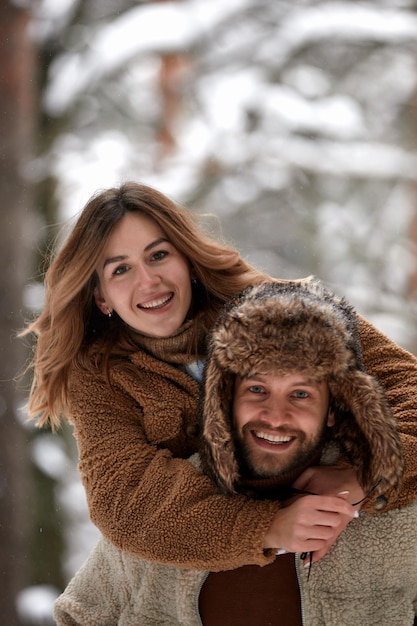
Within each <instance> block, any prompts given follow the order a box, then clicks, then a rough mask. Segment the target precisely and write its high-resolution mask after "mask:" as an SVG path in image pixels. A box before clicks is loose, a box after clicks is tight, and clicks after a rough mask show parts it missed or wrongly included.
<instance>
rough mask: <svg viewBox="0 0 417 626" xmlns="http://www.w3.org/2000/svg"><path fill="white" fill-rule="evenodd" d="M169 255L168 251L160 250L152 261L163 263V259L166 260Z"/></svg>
mask: <svg viewBox="0 0 417 626" xmlns="http://www.w3.org/2000/svg"><path fill="white" fill-rule="evenodd" d="M167 255H168V252H167V251H166V250H158V251H157V252H154V253H153V255H152V257H151V259H152V261H162V259H165V257H166V256H167Z"/></svg>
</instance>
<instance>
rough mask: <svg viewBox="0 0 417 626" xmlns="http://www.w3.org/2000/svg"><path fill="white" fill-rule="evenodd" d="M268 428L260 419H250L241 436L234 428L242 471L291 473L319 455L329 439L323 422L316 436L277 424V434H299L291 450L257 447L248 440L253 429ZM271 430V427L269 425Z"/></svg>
mask: <svg viewBox="0 0 417 626" xmlns="http://www.w3.org/2000/svg"><path fill="white" fill-rule="evenodd" d="M254 429H255V430H262V429H265V425H264V424H261V423H256V424H255V423H249V424H245V426H244V427H243V432H242V435H241V436H238V435H237V433H236V432H234V440H235V445H236V457H237V459H238V462H239V465H240V467H241V470H242V473H243V475H244V476H246V477H252V478H274V477H280V476H284V475H285V474H291V473H293V472H295V471H296V470H298V469H301V468H305V467H307V466H308V465H309V462H310V461H311V460H313V459H315V458H316V457H317V454H318V452H319V451H320V450H321V449H322V447H323V445H324V443H325V442H326V439H327V431H328V429H327V425H326V423H324V424H323V426H322V428H321V429H320V430H319V431H318V432H317V433H316V434H315V436H313V437H308V438H307V437H306V435H305V433H304V432H302V431H295V430H291V431H290V430H289V429H285V428H284V429H282V428H278V429H276V430H274V433H275V434H277V435H278V434H279V435H283V436H286V435H289V436H296V438H297V439H296V443H295V445H296V446H297V449H296V450H294V451H288V453H285V452H283V453H276V454H274V452H268V451H267V450H262V449H261V448H257V447H256V444H255V443H254V442H250V441H249V442H248V439H249V440H250V437H251V435H250V434H249V431H251V430H254ZM268 430H269V431H270V430H271V429H270V428H268ZM277 445H279V444H277Z"/></svg>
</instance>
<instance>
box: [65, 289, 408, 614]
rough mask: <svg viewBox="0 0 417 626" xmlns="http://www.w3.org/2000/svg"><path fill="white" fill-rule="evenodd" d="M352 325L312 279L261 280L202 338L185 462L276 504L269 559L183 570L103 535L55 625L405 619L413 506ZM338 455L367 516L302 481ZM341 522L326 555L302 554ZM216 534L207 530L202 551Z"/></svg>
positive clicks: (222, 486)
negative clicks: (196, 451) (396, 495)
mask: <svg viewBox="0 0 417 626" xmlns="http://www.w3.org/2000/svg"><path fill="white" fill-rule="evenodd" d="M356 324H357V322H356V315H355V313H354V311H353V309H352V308H351V307H350V306H349V305H348V304H347V303H346V302H345V301H344V300H343V299H339V298H337V297H336V296H334V295H333V294H332V293H330V292H329V291H327V290H326V289H324V288H323V287H322V286H321V285H320V284H319V283H317V282H315V281H308V280H306V281H300V282H289V283H287V284H282V283H281V284H277V283H267V284H265V285H263V286H260V287H253V288H250V289H248V290H246V291H245V292H243V294H241V295H240V296H239V297H237V298H235V299H234V300H233V301H232V302H231V303H229V304H228V305H227V306H226V307H225V309H224V310H223V313H222V314H221V316H220V317H219V319H218V321H217V323H216V324H215V326H214V329H213V331H212V333H211V334H210V336H209V351H208V358H207V362H206V365H205V370H204V377H203V383H202V389H201V403H200V414H201V436H202V445H201V452H200V458H198V459H192V460H191V462H193V463H196V464H198V465H199V466H201V469H202V471H204V472H205V473H206V474H207V475H208V476H209V477H210V478H211V480H213V481H214V482H215V483H216V485H217V486H218V488H219V491H221V492H223V493H226V494H230V495H232V494H233V495H234V496H235V497H239V494H245V496H248V495H249V496H250V497H252V498H254V499H255V498H256V499H259V498H263V499H270V500H274V501H277V513H276V516H277V517H278V518H279V524H277V526H278V527H279V530H278V531H275V532H274V534H272V535H271V536H270V537H268V544H267V545H269V546H270V547H269V548H268V549H267V550H266V552H267V553H270V555H271V562H270V564H269V565H266V566H265V567H259V566H254V565H248V566H245V567H240V568H238V569H235V570H231V571H226V572H200V571H193V570H186V569H183V568H175V567H168V566H166V565H159V564H157V563H150V562H148V561H145V560H143V559H139V558H138V557H135V556H133V555H131V554H128V553H124V552H122V551H121V550H119V549H117V548H115V547H114V546H113V545H111V544H110V543H109V542H108V541H106V540H105V539H104V538H102V539H101V540H100V541H99V542H98V544H97V547H96V548H95V550H94V551H93V552H92V554H91V555H90V557H89V559H88V561H87V562H86V564H85V565H84V566H83V568H82V569H81V570H80V571H79V572H78V574H77V575H76V576H75V578H74V579H73V580H72V581H71V583H70V585H69V586H68V588H67V589H66V591H65V592H64V594H63V595H62V596H61V597H60V598H59V599H58V601H57V602H56V606H55V619H56V622H57V624H58V626H74V625H80V626H81V625H82V626H95V625H97V624H106V626H112V625H114V626H116V625H117V626H137V625H138V624H140V625H141V626H164V625H165V626H175V625H176V626H179V625H181V626H201V624H203V626H238V625H239V626H267V625H269V626H271V625H272V626H274V625H276V626H305V625H307V626H359V625H360V626H370V625H371V624H378V626H394V624H395V625H396V626H412V625H413V624H414V620H415V614H416V608H417V603H416V598H417V567H416V562H417V504H415V503H413V504H412V505H410V506H408V507H404V508H403V509H396V510H389V509H390V506H389V503H390V495H391V493H392V492H393V491H394V490H395V489H396V487H397V484H398V482H399V480H400V478H401V475H402V471H403V458H402V453H401V447H400V443H399V437H398V435H397V432H396V424H395V420H394V419H393V418H392V416H391V412H390V409H389V407H388V405H387V402H386V400H385V397H384V394H383V392H382V391H381V388H380V386H379V384H378V383H377V381H376V380H375V379H373V378H372V377H371V376H369V375H368V374H367V373H366V372H365V370H364V366H363V363H362V357H361V347H360V343H359V340H358V335H357V329H356ZM345 461H347V462H348V463H350V465H351V466H353V467H354V469H355V471H356V473H357V476H358V480H359V482H360V484H361V486H362V489H363V493H364V494H365V495H366V497H365V498H364V502H363V505H362V509H363V510H362V511H361V512H360V513H358V509H359V508H360V503H358V502H354V501H352V495H351V494H349V493H346V492H344V493H334V491H333V489H332V485H331V483H330V482H329V486H328V490H327V491H326V493H325V494H323V493H321V495H317V494H315V493H312V492H311V489H310V488H309V489H306V487H305V485H304V484H300V480H301V479H302V476H304V475H305V470H306V468H309V467H310V466H312V465H322V466H323V468H325V465H326V464H329V465H333V464H335V463H337V462H339V464H340V471H344V462H345ZM335 471H339V470H335ZM303 473H304V474H303ZM361 499H362V498H361ZM178 523H179V524H180V523H181V511H179V512H178ZM340 526H342V527H344V526H346V527H345V528H344V530H343V532H342V533H341V534H340V536H339V538H338V540H337V541H336V543H335V544H334V545H333V547H332V548H331V550H330V551H329V553H328V554H327V555H326V556H324V557H323V558H321V559H320V560H319V561H318V562H317V563H314V564H313V565H311V561H309V560H307V561H306V560H305V559H304V558H303V557H305V555H306V552H311V553H313V552H314V551H316V550H320V549H321V547H322V545H323V542H324V543H325V542H326V540H327V539H328V538H329V537H331V536H332V534H333V533H334V532H335V529H339V530H337V533H339V532H340ZM265 530H266V529H265ZM169 540H170V538H169V537H167V541H169ZM211 540H212V538H211V537H210V536H205V537H201V538H200V541H201V545H202V547H204V546H206V549H207V550H208V551H209V550H210V541H211ZM301 553H303V554H301ZM304 565H307V567H305V566H304Z"/></svg>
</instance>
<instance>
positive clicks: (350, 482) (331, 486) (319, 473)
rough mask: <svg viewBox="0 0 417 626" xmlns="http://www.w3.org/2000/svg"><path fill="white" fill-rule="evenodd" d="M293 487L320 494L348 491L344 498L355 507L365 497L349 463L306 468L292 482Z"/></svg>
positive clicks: (336, 493) (357, 506)
mask: <svg viewBox="0 0 417 626" xmlns="http://www.w3.org/2000/svg"><path fill="white" fill-rule="evenodd" d="M293 487H295V488H296V489H300V490H302V491H309V492H311V493H315V494H317V495H320V496H325V495H326V496H329V495H338V494H340V493H342V492H345V491H348V492H349V493H348V495H347V497H346V500H347V501H348V502H350V504H352V505H354V506H355V508H357V509H359V508H360V503H361V502H362V500H363V499H364V498H365V494H364V492H363V489H362V487H361V486H360V484H359V483H358V479H357V477H356V472H355V470H354V469H353V467H352V466H351V465H347V464H344V465H320V466H313V467H309V468H307V469H306V470H305V471H304V472H303V473H302V474H301V475H300V476H299V477H298V478H297V480H296V481H295V482H294V483H293Z"/></svg>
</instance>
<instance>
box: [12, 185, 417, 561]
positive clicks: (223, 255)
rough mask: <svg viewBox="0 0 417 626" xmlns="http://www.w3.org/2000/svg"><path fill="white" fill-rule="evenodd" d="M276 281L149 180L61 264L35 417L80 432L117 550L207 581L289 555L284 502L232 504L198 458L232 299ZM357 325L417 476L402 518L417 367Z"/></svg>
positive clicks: (93, 226) (90, 221) (83, 466)
mask: <svg viewBox="0 0 417 626" xmlns="http://www.w3.org/2000/svg"><path fill="white" fill-rule="evenodd" d="M269 280H271V279H270V277H268V276H266V275H265V274H263V273H262V272H260V271H258V270H256V269H255V268H253V267H251V266H250V265H249V264H248V263H246V262H245V260H244V259H242V257H241V256H240V254H239V253H238V251H236V250H235V249H234V248H232V247H230V246H228V245H225V244H223V243H220V242H218V241H216V240H215V239H213V238H210V237H208V236H206V235H205V234H204V233H203V232H202V231H201V230H200V229H199V228H198V226H197V224H196V222H195V220H194V218H193V216H192V214H191V213H189V212H188V211H186V210H185V209H184V208H182V207H180V206H178V205H177V204H176V203H175V202H173V201H172V200H170V199H169V198H167V197H166V196H164V195H163V194H162V193H160V192H158V191H156V190H155V189H152V188H151V187H148V186H146V185H142V184H138V183H134V182H128V183H125V184H123V185H121V186H120V187H117V188H110V189H107V190H105V191H103V192H101V193H98V194H97V195H95V196H94V197H93V198H91V200H90V201H89V202H88V203H87V204H86V206H85V208H84V210H83V211H82V212H81V214H80V216H79V218H78V220H77V222H76V224H75V227H74V229H73V230H72V232H71V233H70V235H69V238H68V239H67V241H66V242H65V243H64V245H63V247H62V249H61V250H59V251H58V252H57V254H56V257H55V258H54V259H53V261H52V263H51V265H50V267H49V270H48V272H47V274H46V276H45V289H46V292H45V293H46V296H45V307H44V310H43V311H42V312H41V313H40V315H39V317H38V318H37V319H35V320H34V321H32V323H30V324H29V325H28V327H27V329H26V330H25V331H24V333H23V334H28V333H34V334H35V335H36V336H37V344H36V347H35V351H34V355H33V362H32V366H33V387H32V392H31V395H30V398H29V412H30V415H31V416H32V417H33V418H35V419H37V421H38V424H39V425H44V424H46V423H48V422H49V423H50V424H51V425H52V427H57V426H58V425H59V423H60V420H61V419H63V418H65V419H67V420H69V421H70V422H71V423H72V424H73V426H74V435H75V437H76V440H77V445H78V450H79V459H80V463H79V470H80V473H81V478H82V481H83V484H84V487H85V490H86V494H87V500H88V504H89V510H90V516H91V519H92V520H93V522H94V523H95V524H96V525H97V526H98V527H99V528H100V530H101V531H102V532H103V534H104V535H105V536H106V537H107V538H108V539H110V540H111V541H112V542H113V543H114V544H115V545H116V546H118V547H120V548H122V549H124V550H128V551H129V552H131V553H135V554H139V555H140V556H142V557H145V558H149V559H151V560H153V561H159V562H161V563H168V564H175V565H182V566H185V567H187V568H192V567H196V568H202V569H208V570H228V569H231V568H236V567H240V566H243V565H248V564H252V565H265V564H267V563H269V562H271V561H273V559H274V558H275V556H274V553H270V552H268V551H265V550H264V548H269V547H270V546H271V545H274V538H276V536H277V526H278V525H279V515H278V513H279V508H280V505H279V503H276V502H273V501H266V500H257V501H254V500H252V499H250V498H248V497H246V496H245V495H243V494H239V495H235V496H230V495H227V496H225V495H221V494H220V493H219V491H218V490H217V488H216V486H215V485H214V483H213V482H212V481H211V480H210V479H209V477H207V476H205V475H204V474H203V473H201V471H199V470H197V469H196V468H195V467H194V466H193V465H192V464H191V463H190V462H189V461H187V460H186V459H187V458H188V457H189V456H190V455H192V454H193V453H194V452H196V451H198V450H199V448H200V439H199V432H198V415H197V404H198V397H199V377H200V374H201V367H202V364H203V362H204V360H205V358H206V356H207V346H206V337H207V333H208V331H209V330H210V329H211V327H212V326H213V324H214V321H215V320H216V318H217V317H218V314H219V311H220V309H221V308H222V306H223V304H224V303H225V302H227V301H228V300H229V299H230V298H232V296H235V295H236V294H238V293H239V292H241V291H242V289H244V288H246V287H247V286H249V285H258V284H260V283H263V282H265V281H269ZM277 282H282V281H277ZM358 319H359V332H360V337H361V341H362V348H363V351H364V361H365V366H366V367H367V370H368V371H369V373H371V374H372V375H374V376H376V377H378V378H379V380H380V382H381V383H382V385H384V386H385V388H386V392H387V396H388V398H389V400H390V402H391V405H392V408H393V412H394V415H395V417H396V418H397V421H398V426H399V430H400V432H401V433H402V443H403V446H404V454H405V457H406V461H407V471H406V474H405V477H404V480H403V483H402V489H401V490H399V492H398V493H397V494H392V497H391V499H390V500H389V503H388V507H396V506H399V505H402V504H404V503H408V502H410V501H411V500H413V499H415V497H416V495H417V494H416V489H415V485H416V481H415V477H416V475H417V455H416V454H415V448H414V445H415V437H416V436H417V425H416V419H417V418H416V415H415V406H416V405H417V360H416V359H415V358H414V357H413V356H412V355H411V354H408V353H407V352H405V351H404V350H402V349H401V348H399V347H398V346H396V345H395V344H393V343H392V342H391V341H390V340H389V339H388V338H387V337H385V336H384V335H382V334H381V333H379V332H378V331H377V330H376V329H375V328H374V327H373V326H371V325H370V324H369V323H368V322H367V321H366V320H364V319H363V318H360V317H359V318H358ZM312 476H313V478H314V488H313V489H312V490H314V491H315V492H317V493H323V492H324V491H326V490H327V492H328V489H329V486H328V484H329V483H328V481H329V476H331V477H332V493H338V492H340V491H342V490H348V491H350V496H351V502H356V501H359V500H361V498H363V496H364V493H363V490H362V487H361V486H360V485H359V483H358V479H357V476H356V474H355V471H354V470H353V469H352V468H347V469H344V470H343V471H341V470H340V468H338V469H337V472H335V471H333V472H332V468H329V469H327V468H320V469H317V471H313V472H312ZM311 480H312V478H311V474H309V477H308V481H311ZM308 481H307V479H306V485H303V486H302V487H301V488H303V487H304V488H308V485H307V482H308ZM374 504H375V502H374V500H373V499H372V498H369V499H368V501H367V503H366V506H368V507H369V508H370V509H372V510H374ZM339 506H340V507H341V506H342V505H339ZM344 506H345V507H347V508H349V507H351V505H350V504H347V503H344ZM349 510H350V509H349ZM342 527H343V526H342V525H340V526H339V527H338V528H337V529H335V530H334V532H332V533H331V537H329V538H328V539H327V541H326V542H325V541H323V543H322V544H321V554H320V555H321V556H322V555H323V554H324V553H325V552H326V551H327V550H328V549H329V547H330V546H331V545H332V543H333V542H334V541H335V539H336V538H337V536H338V533H339V532H340V531H341V529H342ZM266 537H268V541H267V540H266ZM271 541H272V544H271Z"/></svg>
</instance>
